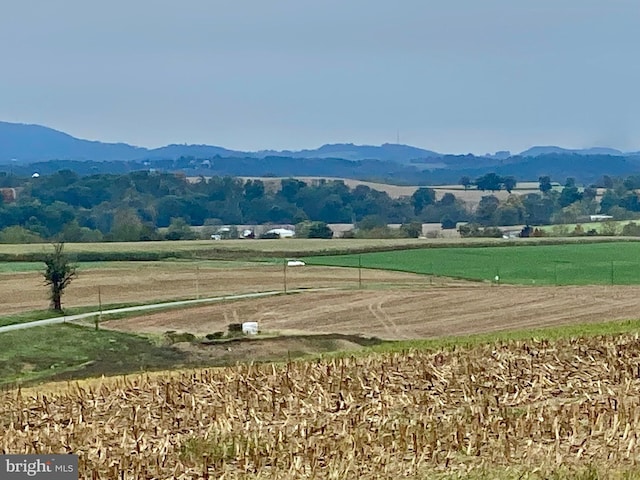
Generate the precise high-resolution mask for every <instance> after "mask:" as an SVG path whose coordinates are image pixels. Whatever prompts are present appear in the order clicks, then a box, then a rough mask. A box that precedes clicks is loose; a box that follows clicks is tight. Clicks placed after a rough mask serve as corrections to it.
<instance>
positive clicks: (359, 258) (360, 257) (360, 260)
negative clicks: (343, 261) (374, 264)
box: [358, 254, 362, 288]
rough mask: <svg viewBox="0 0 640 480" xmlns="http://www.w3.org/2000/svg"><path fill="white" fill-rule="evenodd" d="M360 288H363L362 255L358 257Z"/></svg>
mask: <svg viewBox="0 0 640 480" xmlns="http://www.w3.org/2000/svg"><path fill="white" fill-rule="evenodd" d="M358 288H362V254H360V255H358Z"/></svg>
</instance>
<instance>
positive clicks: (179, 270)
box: [0, 262, 425, 315]
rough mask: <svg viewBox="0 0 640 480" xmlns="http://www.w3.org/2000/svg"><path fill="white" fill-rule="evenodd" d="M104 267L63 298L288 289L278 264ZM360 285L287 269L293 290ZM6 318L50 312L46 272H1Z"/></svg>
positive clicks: (75, 302) (377, 276) (164, 297)
mask: <svg viewBox="0 0 640 480" xmlns="http://www.w3.org/2000/svg"><path fill="white" fill-rule="evenodd" d="M100 267H101V268H82V269H81V270H80V271H79V275H78V278H77V279H75V280H74V281H73V282H72V283H71V284H70V286H69V287H68V289H67V290H66V291H65V295H64V297H63V304H64V306H65V307H66V308H70V307H83V306H91V305H96V306H97V305H98V303H99V298H98V292H99V291H100V296H101V300H102V303H103V305H106V304H118V303H152V302H156V301H168V300H176V299H185V298H196V296H200V297H201V298H204V297H209V296H211V297H215V296H220V295H228V294H238V293H249V292H258V291H271V290H282V289H283V288H284V272H283V268H282V265H280V264H278V263H275V262H274V263H242V262H237V263H228V262H116V263H108V264H102V265H100ZM362 275H363V279H364V281H365V282H367V283H382V284H385V283H391V284H393V283H407V282H408V283H414V284H420V283H424V281H425V278H424V277H422V276H419V275H415V274H407V273H401V272H385V271H374V270H364V271H363V274H362ZM357 285H358V272H357V270H354V269H346V268H337V267H333V268H332V267H304V268H302V269H295V268H289V269H287V286H288V288H290V289H293V288H305V287H306V288H310V287H334V288H344V287H353V286H357ZM0 304H1V305H2V314H3V315H10V314H14V313H20V312H26V311H30V310H40V309H46V308H47V307H48V305H49V300H48V290H47V288H46V287H45V285H44V283H43V280H42V274H40V273H38V272H22V273H21V272H18V273H16V272H13V273H5V274H0Z"/></svg>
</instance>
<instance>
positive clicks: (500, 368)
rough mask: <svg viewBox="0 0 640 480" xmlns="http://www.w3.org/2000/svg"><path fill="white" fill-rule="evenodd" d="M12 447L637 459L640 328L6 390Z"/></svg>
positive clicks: (152, 455) (182, 462) (205, 456)
mask: <svg viewBox="0 0 640 480" xmlns="http://www.w3.org/2000/svg"><path fill="white" fill-rule="evenodd" d="M0 403H1V404H2V405H3V407H4V408H3V409H2V411H1V412H0V426H1V427H2V428H1V430H0V452H2V453H65V452H75V453H77V454H79V456H80V469H81V472H80V473H81V477H82V478H105V479H107V478H218V477H220V476H221V475H223V474H225V477H224V478H397V477H398V476H405V475H424V474H425V473H426V472H430V473H432V474H435V473H437V472H445V471H447V472H461V473H464V472H469V471H473V470H477V469H482V468H486V467H487V466H504V467H509V466H515V465H519V466H524V467H526V468H530V469H535V468H536V467H537V466H539V465H551V466H557V467H558V468H560V467H563V468H569V469H571V468H580V467H581V466H583V465H585V464H589V463H593V464H598V465H602V466H604V467H607V466H611V467H612V468H614V467H615V468H620V467H629V468H634V467H635V464H636V461H637V458H638V455H639V454H640V447H639V445H638V432H640V340H639V338H638V336H637V335H623V336H618V337H597V338H577V339H572V340H560V341H556V342H547V341H536V340H530V341H526V342H523V341H519V342H515V341H514V342H498V343H494V344H490V345H483V346H478V347H473V348H468V349H453V350H442V351H438V352H421V351H407V352H403V353H389V354H376V355H369V356H363V357H349V358H335V359H325V360H319V361H314V362H290V363H288V364H285V365H239V366H237V367H234V368H224V369H211V370H202V371H198V372H192V373H181V374H177V373H176V374H173V375H168V374H167V375H152V376H149V375H141V376H140V377H136V378H131V377H129V378H121V379H115V380H106V379H105V380H102V381H100V382H98V383H93V384H87V385H85V386H81V385H77V384H76V385H69V386H68V387H65V388H61V389H60V390H59V391H56V392H54V393H46V394H42V393H39V394H36V395H33V394H26V393H24V392H20V391H12V392H5V393H3V394H2V397H1V398H0Z"/></svg>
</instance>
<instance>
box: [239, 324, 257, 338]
mask: <svg viewBox="0 0 640 480" xmlns="http://www.w3.org/2000/svg"><path fill="white" fill-rule="evenodd" d="M242 333H244V334H245V335H257V334H258V322H244V323H243V324H242Z"/></svg>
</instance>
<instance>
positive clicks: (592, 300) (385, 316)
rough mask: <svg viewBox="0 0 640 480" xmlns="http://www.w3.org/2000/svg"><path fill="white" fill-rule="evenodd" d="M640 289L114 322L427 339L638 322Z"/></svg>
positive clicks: (258, 304) (442, 294) (379, 300)
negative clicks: (247, 325)
mask: <svg viewBox="0 0 640 480" xmlns="http://www.w3.org/2000/svg"><path fill="white" fill-rule="evenodd" d="M639 312H640V287H636V286H634V287H621V286H616V287H602V286H589V287H515V286H488V285H483V284H476V285H475V286H473V284H471V286H470V285H466V286H465V285H463V284H459V285H458V286H454V285H450V286H433V287H429V286H428V285H425V286H422V287H420V288H416V287H415V286H414V287H406V288H402V289H399V288H392V289H381V290H380V289H378V290H345V291H327V292H307V293H301V294H294V295H287V296H279V297H271V298H263V299H258V300H246V301H245V300H242V301H234V302H228V303H223V304H215V305H209V306H205V307H199V308H190V309H187V310H181V311H170V312H163V313H157V314H152V315H146V316H142V317H137V318H128V319H122V320H112V321H108V322H105V323H104V324H103V326H104V328H112V329H117V330H123V331H129V332H146V333H162V332H165V331H167V330H176V331H182V332H190V333H193V334H196V335H205V334H207V333H212V332H216V331H225V330H226V328H227V325H228V324H229V323H232V322H246V321H257V322H259V325H260V328H261V329H262V330H263V331H271V332H278V333H280V334H296V333H299V334H302V333H315V334H320V333H339V334H347V335H353V334H356V335H357V334H362V335H365V336H376V337H379V338H384V339H411V338H429V337H438V336H446V335H464V334H473V333H483V332H494V331H500V330H511V329H513V330H516V329H530V328H536V327H546V326H557V325H568V324H576V323H585V322H602V321H605V320H624V319H631V318H638V315H639Z"/></svg>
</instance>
